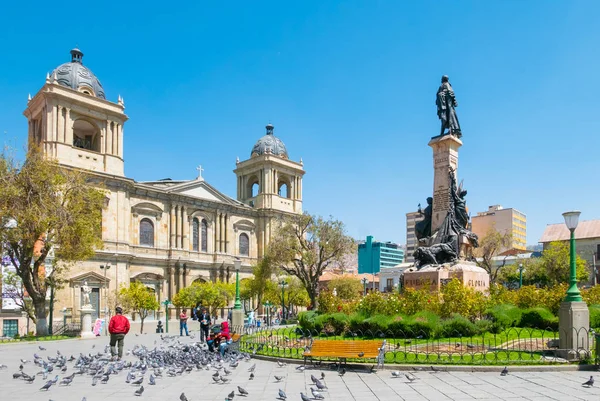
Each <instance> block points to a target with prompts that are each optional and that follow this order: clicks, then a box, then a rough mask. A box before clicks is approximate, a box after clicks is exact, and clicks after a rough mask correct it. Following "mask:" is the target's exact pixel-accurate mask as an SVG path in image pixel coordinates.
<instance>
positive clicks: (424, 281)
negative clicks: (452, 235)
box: [403, 260, 490, 292]
mask: <svg viewBox="0 0 600 401" xmlns="http://www.w3.org/2000/svg"><path fill="white" fill-rule="evenodd" d="M454 278H456V279H458V281H460V282H461V283H463V285H464V286H465V287H472V288H473V289H475V290H476V291H481V292H484V291H487V290H488V288H489V287H490V275H489V274H488V273H487V272H486V271H485V270H484V269H482V268H481V267H479V266H477V265H476V264H475V263H473V262H467V261H463V260H459V261H457V262H454V263H444V264H441V265H428V266H425V267H423V268H422V269H420V270H417V269H416V268H412V267H411V268H409V269H407V270H405V271H404V282H403V288H413V289H415V290H429V291H439V290H440V289H441V288H442V287H443V286H444V285H446V284H447V283H449V282H450V281H452V279H454Z"/></svg>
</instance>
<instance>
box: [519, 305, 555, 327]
mask: <svg viewBox="0 0 600 401" xmlns="http://www.w3.org/2000/svg"><path fill="white" fill-rule="evenodd" d="M520 326H521V327H532V328H535V329H542V330H546V329H548V330H554V331H556V330H558V318H557V317H556V316H554V315H553V314H552V312H550V311H549V310H548V309H547V308H543V307H537V308H529V309H526V310H524V311H523V314H522V315H521V324H520Z"/></svg>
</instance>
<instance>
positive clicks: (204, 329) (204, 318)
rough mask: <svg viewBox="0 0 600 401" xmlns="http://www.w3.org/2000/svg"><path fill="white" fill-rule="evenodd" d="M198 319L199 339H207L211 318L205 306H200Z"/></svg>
mask: <svg viewBox="0 0 600 401" xmlns="http://www.w3.org/2000/svg"><path fill="white" fill-rule="evenodd" d="M198 320H199V321H200V341H208V330H209V329H210V325H211V319H210V313H208V312H207V311H206V308H202V312H200V314H199V315H198Z"/></svg>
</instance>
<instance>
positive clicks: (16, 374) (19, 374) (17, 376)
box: [13, 372, 23, 379]
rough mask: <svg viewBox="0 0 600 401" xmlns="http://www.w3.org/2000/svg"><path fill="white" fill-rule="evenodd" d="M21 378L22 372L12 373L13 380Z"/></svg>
mask: <svg viewBox="0 0 600 401" xmlns="http://www.w3.org/2000/svg"><path fill="white" fill-rule="evenodd" d="M21 377H23V372H17V373H13V379H20V378H21Z"/></svg>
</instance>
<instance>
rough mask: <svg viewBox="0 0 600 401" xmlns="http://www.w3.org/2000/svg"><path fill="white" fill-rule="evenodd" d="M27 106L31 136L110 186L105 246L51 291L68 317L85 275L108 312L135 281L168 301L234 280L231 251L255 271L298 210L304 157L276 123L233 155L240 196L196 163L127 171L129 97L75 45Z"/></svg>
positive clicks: (99, 307) (246, 271)
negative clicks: (169, 175)
mask: <svg viewBox="0 0 600 401" xmlns="http://www.w3.org/2000/svg"><path fill="white" fill-rule="evenodd" d="M24 115H25V117H26V118H27V120H28V124H29V125H28V126H29V129H28V140H29V143H30V144H37V145H38V146H40V147H41V149H42V150H43V151H44V153H45V154H46V155H47V156H48V157H50V158H52V159H54V160H56V161H57V162H58V163H60V164H61V165H64V166H65V168H75V169H81V170H84V171H86V172H87V173H89V174H90V175H91V177H92V180H93V181H95V182H98V183H101V185H102V188H103V189H104V190H105V191H106V199H105V209H104V211H103V216H102V239H103V242H104V247H103V249H98V250H97V251H96V255H95V257H94V258H92V259H90V260H86V261H82V262H80V263H77V264H76V265H75V266H74V267H72V268H71V269H70V270H69V271H68V272H67V273H66V274H67V277H65V278H66V279H67V283H66V284H65V286H64V287H63V288H62V289H60V290H58V291H57V294H56V296H55V299H56V302H55V306H54V310H55V313H54V316H55V320H61V321H62V316H61V315H60V314H59V313H57V311H59V310H62V311H63V312H64V313H66V314H67V315H70V316H72V317H73V318H74V319H77V318H78V316H79V309H80V307H81V305H82V293H81V286H82V285H83V283H84V282H87V284H88V286H90V287H91V288H92V293H91V301H92V305H93V306H94V309H95V316H93V317H99V318H104V317H106V316H109V315H110V313H111V307H112V303H114V299H115V298H114V297H115V294H116V292H117V291H118V289H119V288H121V286H123V285H128V284H129V283H130V282H131V281H139V282H141V283H143V284H144V285H145V286H147V287H148V288H149V290H150V291H153V292H154V293H155V294H156V297H157V299H158V301H159V302H162V301H164V300H165V299H172V298H173V296H174V295H175V294H176V293H177V292H178V291H179V290H180V289H182V288H184V287H186V286H188V285H190V284H191V283H193V282H194V281H203V282H215V281H217V280H221V281H224V282H233V281H235V270H234V267H233V266H234V265H233V261H234V260H235V258H239V259H241V261H242V268H241V272H240V276H241V277H242V278H244V277H249V276H251V274H252V273H251V271H252V270H251V267H252V266H253V265H254V264H255V263H256V262H257V261H258V260H259V258H261V257H262V256H263V254H264V252H265V248H266V247H267V245H268V244H269V240H270V238H271V236H272V234H273V230H274V226H275V224H276V222H277V221H278V220H279V219H280V218H281V217H283V216H285V215H289V214H297V213H302V177H303V175H304V168H303V163H302V161H300V162H295V161H292V160H290V159H289V158H288V153H287V149H286V147H285V145H284V143H283V142H282V141H281V140H280V139H279V138H277V137H276V136H275V135H274V132H273V131H274V130H273V126H272V125H270V124H269V125H267V127H266V130H267V132H266V135H264V136H263V137H261V138H260V139H259V140H258V141H257V142H256V144H255V145H254V147H253V148H252V151H251V152H250V155H249V158H248V159H247V160H243V161H240V160H237V162H236V165H235V169H234V173H235V176H236V179H237V194H236V198H235V199H233V198H230V197H229V196H227V195H225V194H223V193H221V192H219V191H218V190H217V189H216V188H215V187H213V186H212V185H210V184H209V183H208V182H206V181H205V180H204V178H203V177H202V169H201V168H200V167H199V168H198V176H197V177H196V178H195V179H191V180H181V181H177V180H171V179H163V180H156V181H147V182H138V181H135V180H134V179H132V178H129V177H126V176H125V174H124V154H123V142H124V140H125V134H124V130H123V128H124V125H125V123H126V121H127V119H128V117H127V115H126V114H125V105H124V102H123V99H122V98H121V97H120V96H119V98H118V100H117V102H111V101H109V100H107V99H106V94H105V93H104V89H103V88H102V85H101V84H100V81H99V80H98V79H97V77H96V76H95V75H94V74H93V73H92V72H91V70H90V69H89V68H87V67H86V66H84V64H83V53H82V52H81V51H80V50H79V49H73V50H71V61H70V62H67V63H65V64H62V65H60V66H59V67H57V68H56V69H55V70H54V71H53V72H52V73H50V74H48V75H47V77H46V82H45V84H44V86H43V87H42V88H41V89H40V90H39V92H37V94H36V95H35V96H34V97H33V98H30V99H29V101H28V104H27V108H26V110H25V112H24ZM232 179H233V177H232ZM172 313H176V312H175V311H174V312H172ZM57 315H58V316H57ZM157 317H159V316H158V315H156V314H153V315H151V317H150V319H152V318H157Z"/></svg>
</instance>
